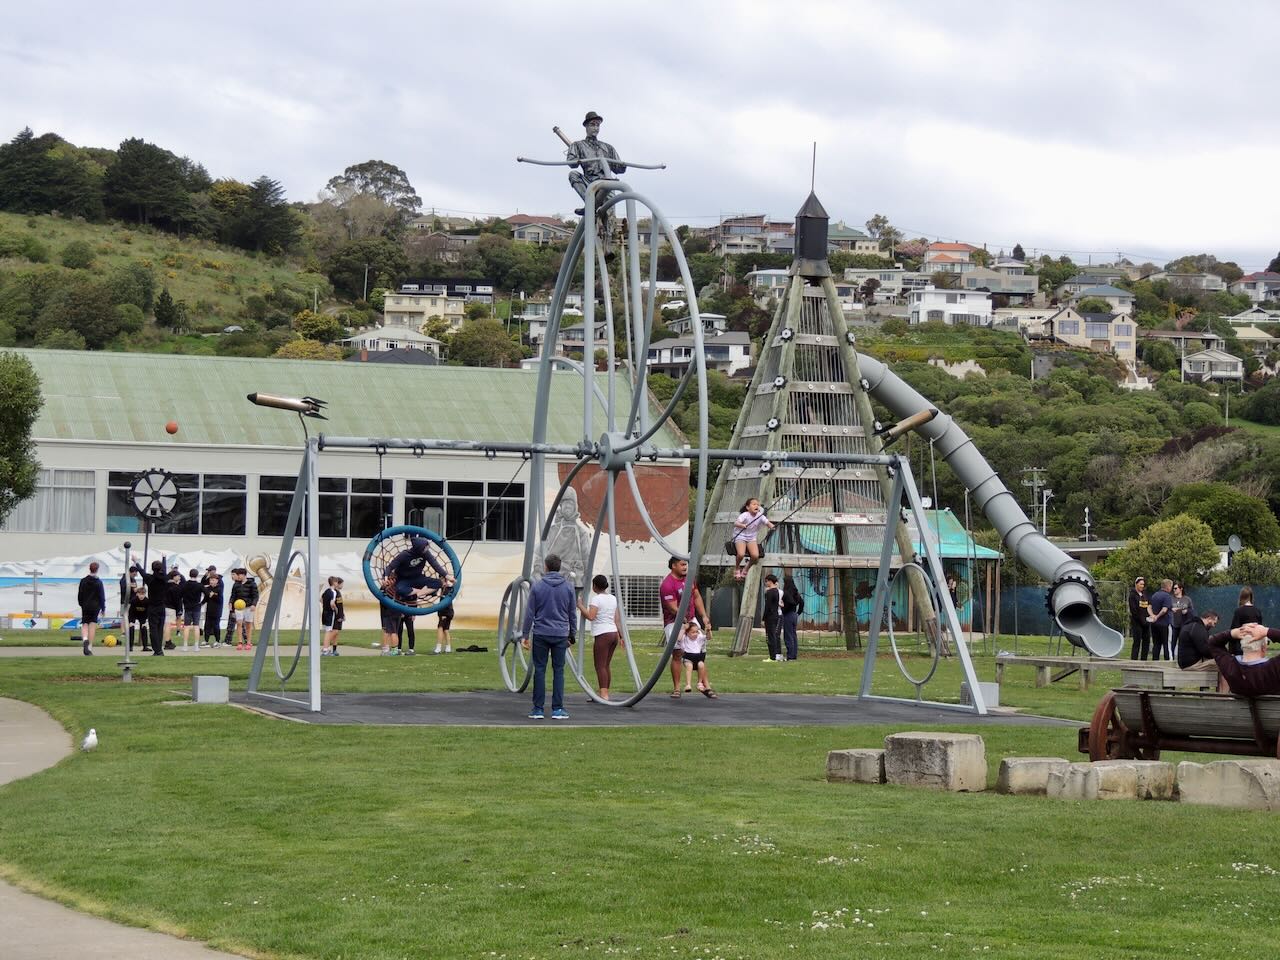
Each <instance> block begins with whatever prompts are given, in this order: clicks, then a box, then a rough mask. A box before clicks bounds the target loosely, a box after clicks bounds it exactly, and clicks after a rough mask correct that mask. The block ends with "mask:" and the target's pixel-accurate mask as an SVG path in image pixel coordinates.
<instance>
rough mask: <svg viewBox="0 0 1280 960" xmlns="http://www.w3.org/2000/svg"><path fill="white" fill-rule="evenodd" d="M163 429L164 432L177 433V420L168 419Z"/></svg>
mask: <svg viewBox="0 0 1280 960" xmlns="http://www.w3.org/2000/svg"><path fill="white" fill-rule="evenodd" d="M164 430H165V433H177V432H178V421H177V420H170V421H169V422H168V423H166V424H165V425H164Z"/></svg>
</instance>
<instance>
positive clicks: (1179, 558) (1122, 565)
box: [1093, 514, 1219, 584]
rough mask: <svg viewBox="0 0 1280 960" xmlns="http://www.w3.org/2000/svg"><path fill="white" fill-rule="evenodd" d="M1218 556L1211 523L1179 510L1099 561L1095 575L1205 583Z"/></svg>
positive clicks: (1124, 580)
mask: <svg viewBox="0 0 1280 960" xmlns="http://www.w3.org/2000/svg"><path fill="white" fill-rule="evenodd" d="M1218 559H1219V558H1218V548H1217V546H1215V545H1214V542H1213V532H1212V531H1211V530H1210V529H1209V525H1208V524H1207V523H1205V522H1203V521H1202V520H1197V519H1196V518H1195V517H1189V516H1187V515H1186V514H1179V515H1178V516H1176V517H1171V518H1170V519H1168V520H1160V521H1158V522H1156V523H1153V524H1151V526H1149V527H1147V529H1145V530H1143V531H1142V533H1140V534H1139V535H1138V536H1137V537H1136V538H1135V539H1134V540H1133V541H1131V542H1130V543H1127V544H1125V546H1123V547H1121V548H1120V549H1119V550H1117V551H1116V552H1115V553H1113V554H1111V556H1109V557H1107V558H1106V559H1105V560H1103V561H1102V562H1101V563H1098V564H1095V565H1094V568H1093V575H1094V577H1096V578H1097V579H1099V580H1119V581H1121V582H1123V583H1132V582H1133V580H1134V578H1135V577H1140V576H1141V577H1146V578H1147V579H1148V580H1152V579H1157V580H1162V579H1164V578H1165V577H1168V578H1169V579H1170V580H1179V581H1181V582H1182V583H1188V584H1195V583H1204V582H1205V580H1206V579H1207V577H1208V575H1209V572H1210V571H1211V570H1212V569H1213V568H1214V567H1215V566H1217V564H1218Z"/></svg>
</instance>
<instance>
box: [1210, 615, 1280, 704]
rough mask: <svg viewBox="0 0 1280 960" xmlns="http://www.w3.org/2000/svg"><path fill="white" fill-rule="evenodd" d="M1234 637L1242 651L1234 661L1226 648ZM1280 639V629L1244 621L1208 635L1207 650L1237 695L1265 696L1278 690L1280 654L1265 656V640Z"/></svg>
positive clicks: (1279, 690)
mask: <svg viewBox="0 0 1280 960" xmlns="http://www.w3.org/2000/svg"><path fill="white" fill-rule="evenodd" d="M1232 639H1236V640H1239V641H1240V645H1241V647H1242V649H1243V650H1244V655H1243V656H1242V657H1241V658H1240V659H1239V660H1237V659H1236V658H1235V656H1233V655H1232V654H1231V652H1230V651H1229V650H1228V649H1227V643H1228V642H1229V641H1230V640H1232ZM1269 640H1280V630H1269V629H1268V628H1267V627H1265V626H1264V625H1263V624H1261V623H1246V624H1245V625H1244V626H1242V627H1237V628H1236V629H1234V630H1226V631H1224V632H1222V633H1215V634H1214V635H1213V636H1212V637H1210V638H1209V652H1210V653H1212V654H1213V659H1214V661H1215V662H1216V663H1217V664H1218V670H1219V672H1220V673H1221V674H1222V678H1223V679H1224V680H1226V681H1227V686H1228V687H1229V688H1230V690H1231V692H1232V693H1234V694H1235V695H1236V696H1237V697H1264V696H1266V695H1268V694H1273V693H1280V657H1277V658H1275V659H1273V660H1268V659H1267V642H1268V641H1269Z"/></svg>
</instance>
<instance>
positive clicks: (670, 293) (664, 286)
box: [640, 280, 685, 299]
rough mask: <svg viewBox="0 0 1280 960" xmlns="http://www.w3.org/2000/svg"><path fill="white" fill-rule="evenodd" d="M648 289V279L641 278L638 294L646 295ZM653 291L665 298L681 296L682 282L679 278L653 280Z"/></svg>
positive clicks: (682, 294) (682, 292) (647, 294)
mask: <svg viewBox="0 0 1280 960" xmlns="http://www.w3.org/2000/svg"><path fill="white" fill-rule="evenodd" d="M649 289H650V286H649V281H648V280H641V281H640V295H641V296H643V297H648V296H649ZM653 291H654V293H655V294H656V295H657V296H659V297H666V298H667V299H671V298H672V297H683V296H684V295H685V289H684V284H683V283H682V282H680V281H679V280H655V281H654V282H653Z"/></svg>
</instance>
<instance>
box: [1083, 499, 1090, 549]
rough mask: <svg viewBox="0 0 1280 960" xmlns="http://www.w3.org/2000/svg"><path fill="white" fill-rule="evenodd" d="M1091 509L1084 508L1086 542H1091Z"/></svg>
mask: <svg viewBox="0 0 1280 960" xmlns="http://www.w3.org/2000/svg"><path fill="white" fill-rule="evenodd" d="M1089 526H1090V524H1089V508H1088V507H1085V508H1084V542H1085V543H1088V542H1089Z"/></svg>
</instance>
